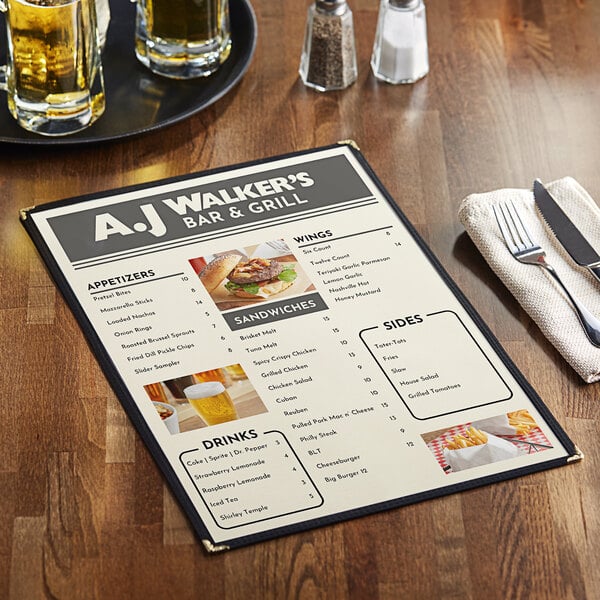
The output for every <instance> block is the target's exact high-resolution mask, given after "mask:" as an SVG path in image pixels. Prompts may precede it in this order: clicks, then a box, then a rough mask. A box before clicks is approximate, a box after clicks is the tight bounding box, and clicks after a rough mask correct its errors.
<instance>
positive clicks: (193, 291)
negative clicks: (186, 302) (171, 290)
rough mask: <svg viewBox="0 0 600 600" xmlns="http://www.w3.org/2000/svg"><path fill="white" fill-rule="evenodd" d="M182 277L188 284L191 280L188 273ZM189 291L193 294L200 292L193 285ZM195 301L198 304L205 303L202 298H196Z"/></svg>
mask: <svg viewBox="0 0 600 600" xmlns="http://www.w3.org/2000/svg"><path fill="white" fill-rule="evenodd" d="M180 279H181V281H182V282H183V283H184V284H186V285H187V284H188V282H189V281H190V278H189V277H188V276H187V275H182V276H181V278H180ZM188 291H189V292H190V293H191V294H196V293H197V292H198V290H197V289H196V288H195V287H193V286H192V287H189V288H188ZM194 303H195V304H197V305H200V304H204V302H203V301H202V298H194Z"/></svg>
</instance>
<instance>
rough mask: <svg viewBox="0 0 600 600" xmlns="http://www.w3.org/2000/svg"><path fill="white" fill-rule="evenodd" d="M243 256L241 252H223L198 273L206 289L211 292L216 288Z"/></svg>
mask: <svg viewBox="0 0 600 600" xmlns="http://www.w3.org/2000/svg"><path fill="white" fill-rule="evenodd" d="M242 258H243V257H242V256H240V255H239V254H223V255H222V256H217V258H215V259H213V260H211V261H210V262H209V263H208V264H207V265H206V266H205V267H204V269H202V271H200V273H199V274H198V276H199V277H200V281H201V282H202V283H203V284H204V287H205V288H206V290H207V291H208V292H209V293H210V292H213V291H214V290H216V289H217V287H218V286H219V284H220V283H221V282H222V281H223V279H225V278H226V277H227V275H229V273H231V271H232V270H233V269H234V268H235V266H236V265H237V264H238V263H239V262H240V261H241V260H242Z"/></svg>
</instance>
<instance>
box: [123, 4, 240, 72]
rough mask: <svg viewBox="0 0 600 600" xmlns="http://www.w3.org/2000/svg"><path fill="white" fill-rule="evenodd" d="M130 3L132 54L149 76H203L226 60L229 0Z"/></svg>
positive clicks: (229, 43)
mask: <svg viewBox="0 0 600 600" xmlns="http://www.w3.org/2000/svg"><path fill="white" fill-rule="evenodd" d="M132 1H133V2H137V12H136V24H135V54H136V56H137V58H138V60H139V61H140V62H141V63H142V64H143V65H144V66H146V67H148V68H149V69H150V70H151V71H152V72H153V73H156V74H157V75H163V76H164V77H170V78H173V79H189V78H193V77H206V76H208V75H211V74H212V73H214V72H215V71H217V69H218V68H219V67H220V66H221V65H222V64H223V63H224V62H225V61H226V60H227V58H228V57H229V54H230V51H231V32H230V23H229V0H132Z"/></svg>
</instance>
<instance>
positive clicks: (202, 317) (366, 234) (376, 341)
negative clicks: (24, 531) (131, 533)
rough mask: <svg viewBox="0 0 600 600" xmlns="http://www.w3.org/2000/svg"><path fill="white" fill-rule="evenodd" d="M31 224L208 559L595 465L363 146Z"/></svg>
mask: <svg viewBox="0 0 600 600" xmlns="http://www.w3.org/2000/svg"><path fill="white" fill-rule="evenodd" d="M24 224H25V226H26V227H27V229H28V231H29V232H30V234H31V236H32V238H33V240H34V241H35V242H36V244H37V246H38V248H39V249H40V252H41V254H42V256H43V257H44V258H45V260H46V261H47V263H48V265H49V267H50V269H51V272H52V273H53V275H54V276H55V278H56V281H57V283H58V285H59V286H60V288H61V289H62V290H63V292H64V293H65V297H66V298H67V300H68V301H69V303H70V304H71V306H72V308H73V309H74V311H75V314H76V315H77V316H78V317H79V319H80V322H81V325H82V328H83V330H84V332H85V333H86V335H87V336H88V338H89V339H90V342H91V344H92V347H93V348H94V349H95V350H96V352H97V354H98V356H99V359H100V361H101V364H102V366H103V367H104V369H105V372H106V374H107V377H108V378H109V380H110V381H111V382H112V383H113V385H115V389H116V390H118V393H119V397H120V400H121V402H122V404H123V406H124V408H125V410H126V411H127V412H128V414H129V415H130V417H131V419H132V421H133V422H134V424H136V425H137V426H138V429H139V430H140V433H141V434H142V435H143V437H144V439H145V441H146V443H147V444H148V447H149V449H150V451H151V452H152V453H153V454H154V456H155V457H156V458H157V460H158V462H159V465H160V466H161V468H162V469H163V472H164V474H165V477H166V478H167V480H168V481H169V483H170V484H171V486H172V488H173V490H174V492H175V494H176V496H177V497H178V498H179V499H180V501H181V503H182V506H183V507H184V509H185V510H186V512H187V514H188V516H189V517H190V520H191V522H192V524H193V525H194V527H195V528H196V530H197V532H198V535H199V536H200V538H201V539H202V540H203V541H204V542H205V545H206V546H207V547H208V548H215V547H218V548H219V549H222V548H231V547H236V546H240V545H244V544H248V543H251V542H253V541H258V540H261V539H266V538H269V537H274V536H277V535H281V534H283V533H289V532H290V531H295V530H301V529H306V528H310V527H314V526H317V525H320V524H324V523H329V522H335V521H339V520H342V519H345V518H349V517H351V516H354V515H357V514H364V513H369V512H374V511H376V510H380V509H382V508H389V507H393V506H401V505H403V504H407V503H409V502H414V501H416V500H421V499H426V498H429V497H433V496H438V495H441V494H444V493H449V492H450V491H456V490H459V489H466V488H469V487H472V486H474V485H480V484H483V483H486V482H488V481H491V479H492V478H494V479H495V480H497V479H501V478H508V477H512V476H515V475H518V474H520V473H524V472H531V471H535V470H540V469H545V468H549V467H551V466H559V465H562V464H565V463H566V462H568V461H570V460H573V459H575V458H577V457H578V453H577V451H576V449H575V447H574V446H573V444H572V442H571V441H570V440H569V439H568V437H567V436H566V434H565V433H564V432H563V431H562V429H561V428H560V426H559V425H558V424H557V423H556V422H555V420H554V419H553V417H552V415H551V414H550V413H549V412H548V410H547V408H546V407H545V406H544V404H543V403H542V401H541V400H540V399H539V398H538V397H537V395H536V394H535V392H534V391H533V390H532V389H531V388H530V387H529V385H528V384H527V382H526V381H524V380H523V378H522V376H521V375H520V374H519V373H518V371H517V370H516V368H515V367H514V365H513V364H512V363H511V361H510V360H509V359H508V357H507V356H506V355H505V354H504V353H503V351H502V350H501V348H500V347H499V345H498V343H497V342H496V341H495V340H494V339H493V337H492V335H491V334H490V332H489V331H488V330H487V328H486V327H485V325H484V324H483V323H482V322H481V320H480V319H479V317H478V316H477V315H476V313H475V311H474V310H473V308H472V307H471V306H470V305H469V304H468V302H467V301H466V300H465V299H464V297H463V296H462V294H461V293H460V291H459V290H458V289H457V288H456V286H455V285H454V284H453V282H452V281H451V280H450V279H449V278H448V276H447V275H446V274H445V272H444V271H443V269H442V267H441V266H440V264H439V263H438V262H437V260H436V259H435V257H433V255H432V254H431V252H430V251H429V250H428V249H427V247H426V246H425V244H424V243H423V242H422V240H421V239H420V238H419V236H418V234H417V233H416V231H415V230H414V228H413V227H412V226H411V225H410V223H409V222H408V221H407V220H406V218H405V217H404V215H403V214H402V213H401V212H400V211H399V210H398V208H397V207H396V206H395V204H394V203H393V201H392V200H391V199H390V198H389V196H388V195H387V193H386V192H385V190H384V189H383V187H382V186H381V184H380V183H379V181H378V180H377V178H376V177H375V175H374V174H373V173H372V171H371V170H370V168H369V166H368V165H367V164H366V162H365V160H364V158H363V157H362V155H361V154H360V153H359V152H358V151H356V150H355V149H354V148H352V147H350V146H348V145H336V146H332V147H328V148H322V149H317V150H313V151H308V152H303V153H298V154H295V155H290V156H287V157H278V158H274V159H270V160H268V161H264V162H260V163H254V164H248V165H239V166H235V167H231V168H228V169H223V170H219V171H214V172H207V173H199V174H193V175H190V176H187V177H184V178H179V179H175V180H164V181H158V182H154V183H151V184H148V185H145V186H140V187H136V188H129V189H121V190H114V191H111V192H107V193H104V194H98V195H95V196H94V197H91V198H89V197H88V198H85V199H72V200H69V201H63V202H60V203H55V204H49V205H45V206H41V207H39V208H37V209H32V210H30V211H27V212H26V213H25V216H24ZM391 273H393V274H394V276H393V277H391V276H390V274H391Z"/></svg>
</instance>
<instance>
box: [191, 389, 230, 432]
mask: <svg viewBox="0 0 600 600" xmlns="http://www.w3.org/2000/svg"><path fill="white" fill-rule="evenodd" d="M184 392H185V395H186V397H187V399H188V401H189V403H190V404H191V405H192V407H193V408H194V410H195V411H196V412H197V413H198V416H199V417H200V418H201V419H202V420H203V421H204V422H205V423H206V424H207V425H218V424H219V423H226V422H227V421H235V420H236V419H237V418H238V415H237V412H236V410H235V406H234V405H233V401H232V400H231V396H230V395H229V392H228V391H227V390H226V389H225V386H224V385H223V384H222V383H221V382H220V381H207V382H205V383H197V384H195V385H192V386H190V387H187V388H185V390H184Z"/></svg>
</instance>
